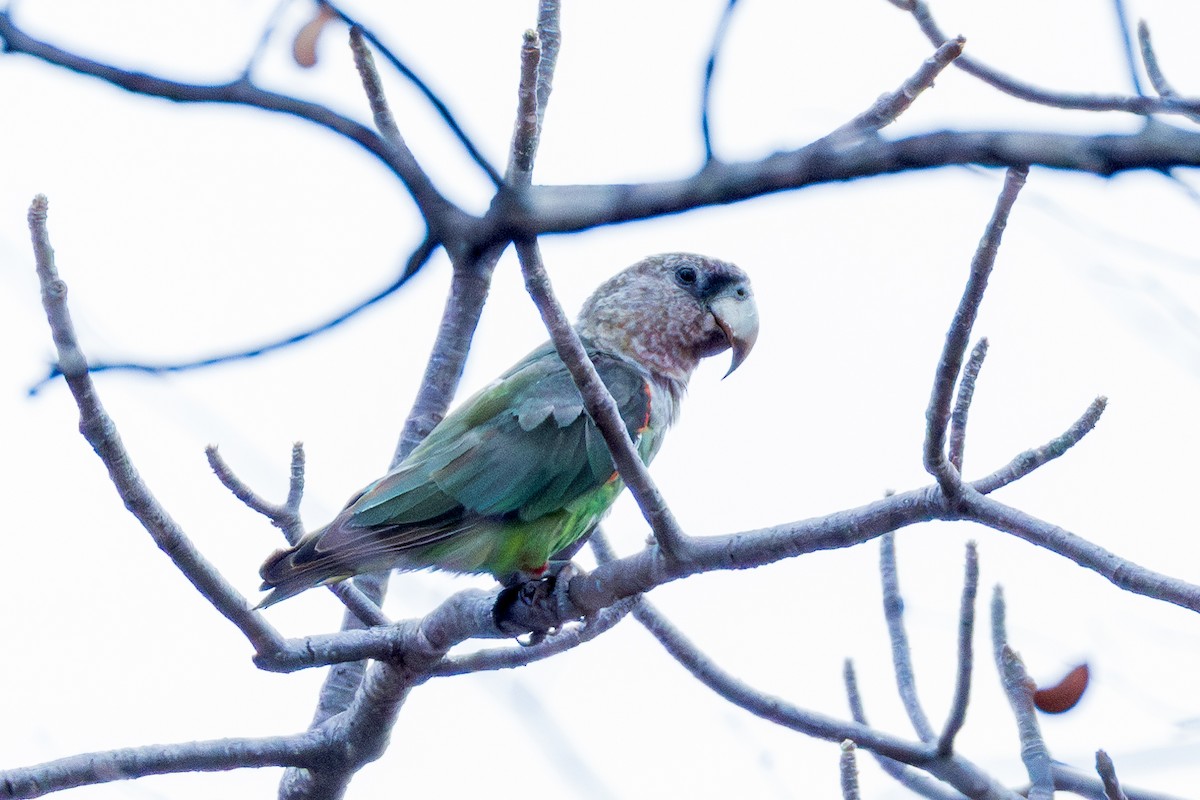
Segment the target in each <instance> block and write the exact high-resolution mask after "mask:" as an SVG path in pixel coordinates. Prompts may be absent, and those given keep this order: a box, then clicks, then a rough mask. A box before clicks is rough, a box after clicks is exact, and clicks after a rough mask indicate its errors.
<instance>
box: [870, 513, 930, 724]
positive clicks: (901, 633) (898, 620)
mask: <svg viewBox="0 0 1200 800" xmlns="http://www.w3.org/2000/svg"><path fill="white" fill-rule="evenodd" d="M879 576H880V578H881V579H882V581H883V616H884V619H885V620H886V621H887V629H888V638H889V639H890V640H891V643H892V667H893V670H894V671H895V674H896V689H897V690H898V691H899V693H900V701H901V702H902V703H903V704H904V710H905V712H906V713H907V714H908V719H909V720H910V721H911V722H912V726H913V730H915V731H916V732H917V736H919V737H920V738H921V741H923V742H930V741H933V739H934V738H935V737H936V735H935V734H934V732H933V726H932V725H930V724H929V717H927V716H926V715H925V709H924V708H922V707H921V700H920V699H919V698H918V697H917V680H916V677H915V676H914V675H913V667H912V649H911V647H910V646H909V643H908V632H907V631H906V630H905V629H904V598H903V596H901V594H900V579H899V575H898V574H897V570H896V536H895V534H892V533H885V534H884V535H883V536H881V537H880V538H879Z"/></svg>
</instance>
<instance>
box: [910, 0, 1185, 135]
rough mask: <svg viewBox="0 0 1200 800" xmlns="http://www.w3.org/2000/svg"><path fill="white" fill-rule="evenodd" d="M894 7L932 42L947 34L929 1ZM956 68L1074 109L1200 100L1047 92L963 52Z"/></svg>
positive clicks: (1033, 99)
mask: <svg viewBox="0 0 1200 800" xmlns="http://www.w3.org/2000/svg"><path fill="white" fill-rule="evenodd" d="M889 1H890V2H891V3H892V5H894V6H896V7H897V8H901V9H904V10H905V11H908V12H909V13H911V14H912V15H913V18H914V19H916V21H917V24H918V25H919V26H920V28H921V32H922V33H924V34H925V36H926V37H928V39H929V41H931V42H933V44H934V45H941V44H943V43H944V42H946V41H947V40H948V39H949V37H948V36H946V34H945V33H943V32H942V29H941V28H940V27H939V26H938V24H937V22H936V21H934V19H933V14H932V12H931V11H930V10H929V5H928V4H927V3H925V2H924V0H889ZM956 63H957V65H958V67H959V69H961V70H962V71H963V72H966V73H967V74H969V75H974V76H975V77H976V78H979V79H980V80H981V81H983V82H984V83H986V84H988V85H989V86H991V87H993V88H996V89H999V90H1000V91H1002V92H1004V93H1005V94H1008V95H1011V96H1013V97H1016V98H1017V99H1019V100H1024V101H1026V102H1029V103H1037V104H1038V105H1044V106H1053V107H1054V108H1062V109H1075V110H1078V111H1128V112H1129V113H1131V114H1153V113H1165V114H1178V113H1184V112H1187V111H1196V110H1198V109H1200V101H1197V100H1180V101H1175V100H1173V99H1169V98H1163V99H1158V98H1153V97H1142V96H1128V95H1110V94H1083V93H1071V92H1051V91H1048V90H1046V89H1041V88H1039V87H1037V86H1033V85H1032V84H1028V83H1024V82H1022V81H1019V80H1017V79H1016V78H1013V77H1012V76H1010V75H1007V74H1005V73H1003V72H1001V71H1000V70H997V69H993V68H992V67H989V66H987V65H985V64H983V63H981V62H979V61H977V60H975V59H974V58H971V57H970V56H964V57H962V58H960V59H958V61H957V62H956Z"/></svg>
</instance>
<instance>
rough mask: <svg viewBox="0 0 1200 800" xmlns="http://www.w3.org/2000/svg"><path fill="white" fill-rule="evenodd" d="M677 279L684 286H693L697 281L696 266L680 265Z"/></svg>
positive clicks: (676, 274) (676, 275)
mask: <svg viewBox="0 0 1200 800" xmlns="http://www.w3.org/2000/svg"><path fill="white" fill-rule="evenodd" d="M675 280H677V281H679V283H680V284H681V285H682V286H691V285H692V284H694V283H695V282H696V268H695V267H680V268H679V269H677V270H675Z"/></svg>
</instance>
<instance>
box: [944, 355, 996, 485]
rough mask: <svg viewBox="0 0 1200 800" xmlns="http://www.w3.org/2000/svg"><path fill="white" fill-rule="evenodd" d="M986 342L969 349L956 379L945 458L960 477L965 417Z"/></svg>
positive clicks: (965, 427)
mask: <svg viewBox="0 0 1200 800" xmlns="http://www.w3.org/2000/svg"><path fill="white" fill-rule="evenodd" d="M987 349H988V340H987V337H986V336H984V337H983V338H981V339H980V340H979V341H978V342H976V343H975V347H974V348H972V349H971V356H970V357H969V358H968V359H967V363H966V365H965V366H964V367H963V370H962V377H960V378H959V379H958V397H957V398H956V399H955V401H954V411H953V412H951V414H950V447H949V451H948V453H947V458H948V459H949V460H950V463H951V464H952V465H953V466H954V469H955V470H957V471H958V474H959V475H962V464H963V453H964V451H965V450H966V447H967V416H968V414H970V412H971V401H972V400H973V399H974V397H975V382H976V381H977V380H979V370H980V369H982V368H983V359H984V358H986V357H987Z"/></svg>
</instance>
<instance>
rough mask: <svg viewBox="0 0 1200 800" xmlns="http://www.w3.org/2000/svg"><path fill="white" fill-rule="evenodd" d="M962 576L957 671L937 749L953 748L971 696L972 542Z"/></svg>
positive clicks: (975, 582) (975, 564)
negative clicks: (951, 697) (948, 710)
mask: <svg viewBox="0 0 1200 800" xmlns="http://www.w3.org/2000/svg"><path fill="white" fill-rule="evenodd" d="M966 561H967V563H966V567H965V574H964V575H963V592H962V602H961V604H960V606H959V611H958V672H957V674H956V677H955V681H954V700H953V701H952V702H951V705H950V713H949V714H947V715H946V724H945V727H943V728H942V735H941V736H939V737H938V752H939V753H949V752H951V751H952V750H953V749H954V737H956V736H957V735H958V732H959V731H960V730H962V726H963V723H965V722H966V719H967V703H968V702H969V701H970V698H971V674H972V673H973V672H974V670H975V649H974V638H975V596H976V594H977V593H978V591H979V551H978V549H977V548H976V546H975V542H967V559H966Z"/></svg>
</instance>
